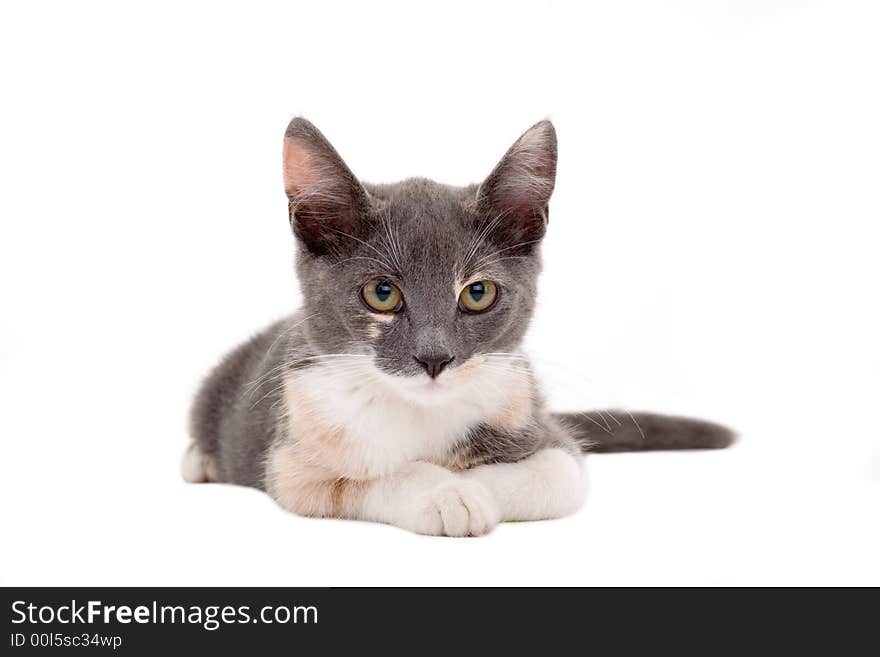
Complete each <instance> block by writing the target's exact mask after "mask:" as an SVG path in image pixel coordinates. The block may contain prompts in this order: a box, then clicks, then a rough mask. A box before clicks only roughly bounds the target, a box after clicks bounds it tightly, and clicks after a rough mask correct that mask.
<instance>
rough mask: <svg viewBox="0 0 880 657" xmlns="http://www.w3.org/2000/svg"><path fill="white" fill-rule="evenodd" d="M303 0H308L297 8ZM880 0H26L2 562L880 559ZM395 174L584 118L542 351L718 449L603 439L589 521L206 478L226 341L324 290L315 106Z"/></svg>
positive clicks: (692, 574)
mask: <svg viewBox="0 0 880 657" xmlns="http://www.w3.org/2000/svg"><path fill="white" fill-rule="evenodd" d="M298 4H299V6H297V5H298ZM878 19H880V16H878V9H877V4H876V3H872V2H864V3H855V2H846V1H840V2H831V1H830V0H829V1H827V2H820V1H818V0H817V1H815V2H794V1H792V2H771V1H768V0H752V1H748V2H746V1H739V2H734V1H732V0H731V1H730V2H717V1H716V2H713V1H705V2H698V1H696V0H694V1H687V0H668V1H666V2H659V1H658V2H620V1H613V2H612V1H608V2H586V3H568V2H558V3H539V2H534V3H531V4H519V3H512V2H503V3H478V2H461V3H456V2H444V3H433V5H426V4H424V3H410V2H406V3H399V4H384V3H376V2H371V3H357V4H355V3H352V4H351V5H350V6H347V7H345V6H340V5H336V4H335V3H324V2H311V3H307V4H306V3H294V2H285V3H278V4H273V3H262V2H248V3H238V4H237V5H236V6H231V5H227V4H225V3H216V2H212V3H205V4H204V5H199V4H196V3H177V2H175V3H167V4H163V3H157V2H151V3H142V4H140V6H139V7H136V6H135V5H133V4H132V3H112V2H108V3H95V2H78V3H67V2H58V3H45V2H28V3H25V2H7V3H4V4H3V9H2V10H0V62H2V64H0V66H2V78H0V85H2V88H0V95H2V103H0V113H2V120H0V180H2V191H0V440H2V457H0V527H2V529H0V532H2V534H3V537H2V539H0V583H2V584H43V585H48V584H95V585H97V584H105V585H133V584H151V585H159V584H168V585H171V584H178V585H185V584H210V585H221V584H236V585H238V584H241V585H244V584H254V585H319V586H323V585H346V584H347V585H363V584H378V585H385V584H388V585H390V584H413V585H416V584H464V585H468V584H474V585H486V584H498V585H508V584H529V585H531V584H548V585H549V584H561V585H565V584H734V585H740V584H875V585H876V584H880V565H878V554H880V534H878V509H880V506H878V502H880V422H878V401H880V394H878V393H880V348H878V335H880V310H878V307H880V304H878V297H880V295H878V291H877V284H878V281H880V265H878V257H877V250H878V244H880V240H878V237H880V231H878V220H880V212H878V210H880V200H878V176H880V156H878V153H880V129H878V125H880V121H878V117H880V99H878V84H877V82H878V78H877V71H878V64H880V40H878V38H877V35H878V30H880V20H878ZM294 114H304V115H306V116H307V117H309V118H310V119H312V120H313V121H314V122H315V123H316V124H317V125H318V126H319V127H320V128H321V129H322V130H323V131H324V132H325V134H327V135H328V137H329V138H330V139H331V140H332V141H333V142H334V144H335V145H336V146H337V148H338V149H339V150H340V152H341V153H342V155H343V157H345V158H346V160H347V161H348V163H349V165H350V166H351V167H352V169H353V170H354V171H355V172H356V173H357V174H358V175H360V176H362V177H363V178H365V179H367V180H370V181H375V182H383V181H392V180H396V179H400V178H404V177H408V176H413V175H424V176H429V177H433V178H435V179H438V180H440V181H443V182H448V183H456V184H462V183H467V182H471V181H476V180H479V179H481V178H482V177H483V176H484V175H485V174H486V173H488V171H489V170H490V169H491V167H492V165H493V164H494V163H495V162H496V160H497V159H498V158H499V157H500V156H501V155H502V153H503V152H504V150H505V149H506V148H507V146H508V145H509V144H510V143H511V142H512V141H513V140H514V139H515V138H516V137H517V136H518V135H519V134H520V133H521V132H522V131H523V130H524V129H526V128H527V127H528V126H530V125H531V124H532V123H534V122H535V121H537V120H539V119H541V118H544V117H546V116H549V117H550V118H552V119H553V120H554V122H555V124H556V126H557V130H558V133H559V139H560V159H559V175H558V181H557V183H558V184H557V192H556V195H555V197H554V200H553V203H552V205H551V224H550V232H549V235H548V237H547V239H546V243H545V250H544V252H545V257H546V273H545V274H544V275H543V277H542V281H541V297H540V305H539V311H538V315H537V318H536V321H535V323H534V325H533V330H532V332H531V334H530V338H529V345H528V346H529V351H530V353H532V354H533V355H534V357H535V361H536V363H537V365H538V367H539V368H540V370H541V372H542V373H543V375H544V378H545V379H546V382H547V388H548V391H549V394H550V398H551V400H552V402H553V403H554V405H555V406H557V407H559V408H568V409H585V408H596V407H607V406H609V405H610V406H625V407H628V408H639V409H651V410H659V411H666V412H679V413H686V414H693V415H697V416H702V417H707V418H712V419H716V420H719V421H723V422H726V423H729V424H730V425H732V426H734V427H736V428H737V429H738V430H739V431H740V432H741V440H740V443H739V444H738V445H737V446H736V447H735V448H734V449H731V450H728V451H724V452H714V453H686V454H684V453H678V454H674V453H673V454H641V455H609V456H601V455H600V456H594V457H591V458H589V459H588V460H587V466H586V467H587V474H588V477H589V481H590V484H589V485H590V494H589V497H588V501H587V503H586V506H585V507H584V509H583V510H582V511H581V512H580V513H578V514H577V515H575V516H573V517H571V518H567V519H564V520H559V521H553V522H544V523H531V524H522V523H521V524H513V525H504V526H501V527H499V528H498V529H497V530H496V531H495V532H494V533H493V534H492V535H490V536H489V537H486V538H481V539H466V540H465V539H462V540H458V539H436V538H426V537H420V536H415V535H411V534H408V533H407V532H405V531H402V530H399V529H395V528H391V527H385V526H380V525H368V524H365V523H355V522H343V521H331V520H323V521H321V520H308V519H302V518H297V517H294V516H292V515H289V514H287V513H285V512H283V511H282V510H281V509H279V508H278V507H276V506H275V504H274V503H273V502H271V500H269V499H268V497H266V496H265V495H263V494H261V493H259V492H257V491H253V490H247V489H241V488H235V487H229V486H219V485H214V486H192V485H185V484H184V483H183V482H182V481H181V480H180V478H179V475H178V461H179V456H180V453H181V451H182V449H183V447H184V445H185V443H186V434H185V417H186V413H187V407H188V404H189V401H190V398H191V395H192V393H193V391H194V389H195V387H196V385H197V384H198V381H199V378H200V377H201V376H202V374H203V373H204V372H205V371H206V370H207V369H208V368H209V367H210V366H211V365H212V364H214V363H215V362H216V360H217V359H218V358H219V357H220V356H221V355H222V354H223V353H224V352H225V351H226V350H227V349H228V348H230V347H232V346H233V345H234V344H235V343H236V342H237V341H240V340H242V339H244V338H246V337H247V336H248V335H249V334H250V333H251V332H252V331H254V330H256V329H258V328H259V327H261V326H262V325H264V324H265V323H267V322H269V321H270V320H272V319H274V318H276V317H279V316H281V315H283V314H285V313H287V312H289V311H290V310H292V309H293V308H295V307H296V306H297V303H298V299H299V292H298V289H297V285H296V282H295V280H294V278H293V273H292V253H293V250H292V240H291V236H290V234H289V228H288V225H287V214H286V200H285V198H284V194H283V192H282V188H281V180H280V151H281V136H282V134H283V131H284V128H285V126H286V124H287V121H288V120H289V119H290V117H291V116H292V115H294Z"/></svg>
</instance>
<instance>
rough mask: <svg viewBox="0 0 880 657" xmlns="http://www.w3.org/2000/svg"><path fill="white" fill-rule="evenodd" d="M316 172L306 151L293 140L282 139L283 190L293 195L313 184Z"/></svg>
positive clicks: (315, 179)
mask: <svg viewBox="0 0 880 657" xmlns="http://www.w3.org/2000/svg"><path fill="white" fill-rule="evenodd" d="M316 181H317V174H316V172H315V170H314V166H313V164H312V158H311V157H310V156H309V153H308V151H306V149H304V148H303V147H302V146H301V145H300V144H298V143H296V142H295V141H289V140H287V139H285V140H284V191H286V192H287V195H288V196H295V195H297V194H299V193H301V192H302V191H303V189H305V188H306V187H308V186H310V185H313V184H315V182H316Z"/></svg>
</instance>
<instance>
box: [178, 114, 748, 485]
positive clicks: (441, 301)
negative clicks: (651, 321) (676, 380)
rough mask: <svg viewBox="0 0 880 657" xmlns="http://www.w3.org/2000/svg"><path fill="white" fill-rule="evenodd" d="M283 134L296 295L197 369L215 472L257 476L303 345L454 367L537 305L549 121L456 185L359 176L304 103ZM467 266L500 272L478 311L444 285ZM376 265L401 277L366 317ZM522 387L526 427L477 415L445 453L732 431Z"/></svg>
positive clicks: (675, 441) (387, 367) (500, 345)
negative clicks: (526, 398)
mask: <svg viewBox="0 0 880 657" xmlns="http://www.w3.org/2000/svg"><path fill="white" fill-rule="evenodd" d="M285 138H286V140H287V142H286V143H288V144H294V145H295V147H297V148H299V149H301V152H302V153H303V154H304V157H307V158H308V159H309V161H310V162H311V163H312V164H313V165H315V167H316V170H317V171H319V172H320V174H321V175H320V177H319V178H320V179H319V180H317V181H314V180H312V181H306V182H308V183H309V184H299V183H300V181H298V180H296V177H295V176H292V177H291V178H290V179H289V180H288V183H287V193H288V196H289V199H290V221H291V225H292V227H293V230H294V233H295V234H296V237H297V239H296V245H297V257H296V270H297V273H298V277H299V282H300V285H301V289H302V296H303V299H304V306H303V308H302V309H301V310H299V311H298V312H296V313H295V314H293V315H291V316H290V317H288V318H286V319H284V320H281V321H279V322H277V323H275V324H273V325H272V326H270V327H268V328H266V329H265V330H264V331H262V332H261V333H259V334H257V335H256V336H255V337H254V338H252V339H251V340H250V341H248V342H246V343H245V344H243V345H241V346H239V347H238V348H237V349H235V350H234V351H233V352H232V353H230V354H229V355H228V356H227V357H226V358H225V359H224V360H223V361H222V362H221V363H220V364H219V365H218V366H217V367H216V368H215V369H214V371H213V372H211V374H210V375H209V376H208V377H207V379H206V380H205V382H204V384H203V385H202V388H201V390H200V392H199V393H198V395H197V397H196V400H195V403H194V405H193V409H192V413H191V433H192V436H193V438H194V440H195V441H196V442H197V443H198V445H199V446H200V447H201V449H202V451H203V452H204V453H205V454H206V455H207V456H208V457H210V458H211V459H212V460H213V462H214V464H215V465H216V472H217V477H218V478H219V479H220V480H221V481H226V482H231V483H237V484H242V485H247V486H254V487H263V485H264V484H263V460H264V456H265V454H266V451H267V449H268V448H269V446H270V445H271V444H272V443H273V442H274V441H275V440H276V439H277V438H278V433H279V432H280V431H283V429H282V428H280V427H282V426H283V424H282V423H281V422H280V421H279V420H280V418H281V415H282V414H283V413H284V408H283V407H284V403H285V402H284V400H283V399H282V398H281V390H282V387H283V383H282V382H283V380H284V376H285V375H286V374H287V373H288V372H290V371H291V370H293V369H296V368H301V367H309V365H310V363H311V362H312V360H311V358H312V357H314V356H319V355H322V354H338V353H346V352H351V351H363V350H365V349H369V350H371V352H372V353H374V354H375V356H376V361H375V363H376V365H377V366H378V367H380V368H381V369H383V370H384V371H385V372H387V373H389V374H392V375H395V374H399V375H408V376H411V375H415V374H418V373H419V372H420V371H421V369H420V368H421V366H420V365H419V363H418V362H417V361H416V358H417V357H419V356H422V355H427V356H431V355H436V354H449V355H451V356H454V360H453V361H452V362H451V363H450V365H449V368H456V367H461V366H463V365H464V364H465V363H466V362H467V361H468V359H469V358H470V357H472V356H474V355H475V354H482V353H487V352H515V351H517V349H518V347H519V345H520V344H521V342H522V340H523V336H524V334H525V332H526V329H527V328H528V324H529V321H530V319H531V317H532V314H533V311H534V305H535V298H536V295H537V289H536V282H537V278H538V274H539V272H540V269H541V260H540V254H539V248H538V247H539V243H540V240H541V238H542V237H543V235H544V232H545V229H546V224H547V216H548V211H547V203H548V201H549V199H550V194H551V193H552V190H553V182H554V178H555V167H556V135H555V131H554V129H553V126H552V125H551V124H550V123H549V122H547V121H544V122H541V123H539V124H536V125H535V126H534V127H533V128H532V129H531V130H530V131H528V132H527V133H525V135H524V136H523V138H521V140H520V141H518V142H517V143H516V144H515V145H514V146H513V147H512V148H511V150H510V151H508V153H507V154H506V155H505V157H504V158H503V159H502V161H501V162H500V163H499V165H498V166H497V167H496V168H495V169H494V170H493V171H492V173H491V174H490V175H489V176H488V178H487V179H486V181H485V182H484V183H483V184H481V185H479V186H478V185H472V186H469V187H463V188H460V187H450V186H447V185H441V184H438V183H436V182H432V181H430V180H425V179H410V180H405V181H403V182H399V183H396V184H390V185H369V184H363V183H360V182H359V181H358V180H357V179H356V178H355V177H354V175H353V174H352V173H351V172H350V171H349V170H348V168H347V167H346V166H345V164H344V163H343V161H342V159H341V158H340V157H339V155H338V154H337V153H336V151H335V150H333V148H332V146H330V144H329V143H328V142H327V141H326V139H324V137H323V135H321V133H320V132H318V130H317V129H316V128H315V127H314V126H313V125H311V124H310V123H309V122H307V121H305V120H304V119H301V118H297V119H294V120H293V121H292V122H291V124H290V126H289V127H288V130H287V133H286V135H285ZM477 271H479V272H482V273H483V274H484V275H485V276H486V277H487V278H489V279H490V280H493V281H496V282H498V283H499V284H500V287H501V291H500V296H499V299H498V301H497V303H496V305H495V306H494V307H493V308H492V309H491V310H490V311H487V312H485V313H481V314H464V313H461V312H459V311H458V309H457V308H456V305H455V303H454V299H455V297H454V290H455V288H456V286H457V285H460V284H461V283H462V282H463V281H465V280H467V278H468V277H469V276H470V275H471V274H473V273H475V272H477ZM374 277H383V278H387V279H388V280H391V281H392V282H394V283H397V284H398V285H399V286H400V287H401V289H405V307H404V309H403V311H402V316H401V317H400V318H398V320H396V321H395V322H394V323H393V324H383V323H377V322H376V318H375V317H374V315H373V313H372V312H371V311H370V310H369V309H368V308H367V306H366V305H365V304H364V302H363V300H362V299H361V296H360V288H361V286H362V285H363V284H364V282H365V281H367V280H370V279H371V278H374ZM377 327H378V335H377V334H376V332H377ZM522 367H528V365H527V363H525V361H522ZM532 379H534V377H532ZM533 386H534V397H535V398H536V399H537V400H539V402H538V403H536V404H535V409H536V410H535V411H534V414H533V417H532V419H531V421H530V422H529V423H528V425H527V426H526V427H525V428H523V429H520V430H517V431H507V430H504V429H500V428H498V427H491V426H482V425H481V426H476V427H473V428H472V429H471V431H470V432H469V434H468V435H467V436H462V441H461V443H460V446H459V447H458V450H457V453H456V454H454V455H451V456H450V466H451V465H452V464H455V465H456V466H457V467H460V468H467V467H471V466H473V465H476V464H480V463H494V462H505V461H508V462H509V461H517V460H520V459H522V458H525V457H527V456H529V455H530V454H533V453H535V452H536V451H537V450H539V449H541V448H543V447H554V446H556V447H564V448H566V449H568V450H569V451H571V452H582V451H587V450H590V449H592V451H625V450H635V449H687V448H703V447H724V446H726V445H728V444H729V443H730V442H731V440H732V434H731V432H730V431H729V430H727V429H725V428H724V427H720V426H718V425H714V424H710V423H704V422H700V421H696V420H683V419H680V418H666V417H663V416H657V415H636V416H633V415H630V414H629V413H625V412H614V413H599V412H594V413H592V414H565V415H555V414H551V413H549V412H548V411H547V410H546V409H545V408H544V406H543V403H542V402H541V401H540V399H541V395H540V391H539V388H538V385H537V383H535V382H534V381H533ZM600 418H601V419H600Z"/></svg>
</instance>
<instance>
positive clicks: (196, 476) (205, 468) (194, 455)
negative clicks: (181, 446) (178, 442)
mask: <svg viewBox="0 0 880 657" xmlns="http://www.w3.org/2000/svg"><path fill="white" fill-rule="evenodd" d="M180 474H181V475H183V479H184V481H188V482H189V483H191V484H201V483H205V482H209V481H217V473H216V468H215V467H214V461H213V459H212V458H211V457H209V456H208V455H207V454H205V453H204V452H203V451H202V449H201V448H200V447H199V446H198V445H197V444H196V443H194V442H193V443H190V444H189V447H187V449H186V452H184V454H183V461H181V464H180Z"/></svg>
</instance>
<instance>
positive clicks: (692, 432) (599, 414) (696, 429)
mask: <svg viewBox="0 0 880 657" xmlns="http://www.w3.org/2000/svg"><path fill="white" fill-rule="evenodd" d="M554 417H556V419H558V420H560V421H562V422H563V423H564V424H566V425H567V426H570V427H573V428H574V429H575V430H576V435H577V438H578V439H579V440H580V442H581V449H582V450H583V451H584V452H644V451H652V450H665V449H721V448H723V447H728V446H729V445H731V444H732V443H733V442H734V440H735V439H736V434H735V433H734V432H733V431H731V430H730V429H728V428H727V427H723V426H721V425H720V424H714V423H712V422H705V421H703V420H692V419H690V418H685V417H672V416H669V415H656V414H654V413H630V412H628V411H616V410H615V411H588V412H586V413H556V414H555V415H554Z"/></svg>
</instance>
